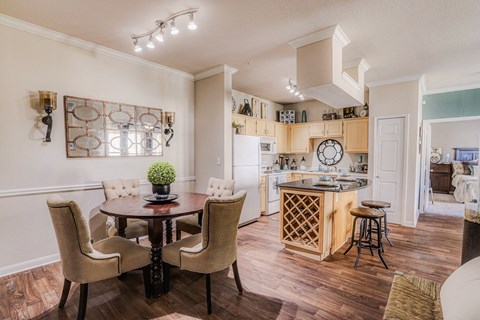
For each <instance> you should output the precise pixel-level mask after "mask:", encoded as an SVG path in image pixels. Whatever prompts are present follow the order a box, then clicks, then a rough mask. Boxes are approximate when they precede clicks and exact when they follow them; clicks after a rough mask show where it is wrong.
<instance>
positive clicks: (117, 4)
mask: <svg viewBox="0 0 480 320" xmlns="http://www.w3.org/2000/svg"><path fill="white" fill-rule="evenodd" d="M187 8H198V9H199V10H198V12H197V14H196V15H195V20H196V22H197V24H198V29H197V30H196V31H194V32H191V31H188V30H187V29H186V25H187V23H188V17H182V18H179V19H177V21H176V23H177V26H178V27H179V28H180V30H181V32H180V33H179V34H178V35H176V36H175V37H173V36H171V35H169V34H168V35H167V36H166V40H165V42H164V43H163V44H158V45H157V47H156V48H155V49H152V50H150V49H147V48H145V47H144V50H143V51H142V52H141V53H140V54H136V53H134V52H133V46H132V41H131V39H130V35H131V34H133V33H142V32H145V31H148V30H149V29H152V28H153V27H154V21H155V20H158V19H161V20H163V19H165V18H167V17H168V16H169V15H170V14H172V13H174V12H177V11H180V10H184V9H187ZM0 13H3V14H5V15H9V16H12V17H15V18H18V19H21V20H25V21H28V22H31V23H34V24H37V25H40V26H43V27H46V28H49V29H52V30H55V31H58V32H61V33H64V34H67V35H70V36H74V37H77V38H80V39H83V40H86V41H90V42H93V43H96V44H99V45H102V46H105V47H109V48H112V49H115V50H118V51H121V52H125V53H128V54H132V55H136V56H139V57H142V58H144V59H147V60H150V61H153V62H156V63H159V64H162V65H165V66H169V67H172V68H175V69H178V70H182V71H185V72H188V73H191V74H196V73H199V72H201V71H204V70H207V69H210V68H212V67H216V66H218V65H221V64H227V65H230V66H232V67H234V68H236V69H238V70H239V71H238V72H237V73H236V74H235V75H234V77H233V87H234V89H236V90H239V91H243V92H247V93H250V94H253V95H256V96H259V97H262V98H266V99H269V100H272V101H275V102H279V103H288V102H294V101H296V100H297V98H294V97H292V96H291V95H290V94H289V93H288V92H286V89H285V86H286V85H287V83H288V79H289V78H292V79H295V49H294V48H293V47H291V46H289V45H288V41H290V40H293V39H296V38H299V37H301V36H303V35H305V34H308V33H311V32H314V31H317V30H320V29H323V28H325V27H328V26H331V25H335V24H339V25H340V26H341V28H342V29H343V31H344V32H345V33H346V34H347V36H348V37H349V38H350V40H351V43H350V44H349V45H348V46H347V47H345V48H344V50H343V52H344V61H347V62H348V61H350V60H354V59H358V58H365V59H366V60H367V62H368V63H369V64H370V65H371V67H372V68H371V69H370V70H369V71H368V72H367V73H366V75H365V81H366V83H367V85H375V84H377V83H383V82H386V81H387V82H388V81H392V80H396V79H412V78H414V77H418V76H420V75H421V74H425V76H426V78H425V79H426V86H427V90H428V91H441V90H445V89H448V88H454V87H455V88H460V87H463V88H465V87H480V59H479V57H480V34H479V27H480V1H478V0H457V1H452V0H296V1H292V0H203V1H200V0H175V1H172V0H157V1H152V0H135V1H125V0H123V1H120V0H101V1H98V0H69V1H65V0H36V1H32V0H2V1H0ZM143 45H145V43H143ZM307 99H308V97H307Z"/></svg>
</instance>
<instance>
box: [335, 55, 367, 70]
mask: <svg viewBox="0 0 480 320" xmlns="http://www.w3.org/2000/svg"><path fill="white" fill-rule="evenodd" d="M342 67H343V70H346V69H352V68H359V69H361V70H362V71H363V72H366V71H368V70H370V69H371V68H372V67H371V66H370V64H369V63H368V62H367V60H365V59H363V58H362V59H360V58H359V59H354V60H350V61H347V62H345V63H343V65H342Z"/></svg>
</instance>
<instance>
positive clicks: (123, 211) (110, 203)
mask: <svg viewBox="0 0 480 320" xmlns="http://www.w3.org/2000/svg"><path fill="white" fill-rule="evenodd" d="M207 196H208V195H206V194H203V193H191V192H181V193H179V194H178V198H177V199H176V200H174V201H172V202H168V203H150V202H147V201H146V200H143V197H144V195H138V196H131V197H121V198H116V199H112V200H107V201H105V202H104V203H102V204H101V205H100V212H102V213H104V214H107V215H110V216H114V217H119V218H137V219H172V218H177V217H180V216H185V215H189V214H194V213H197V212H199V211H202V210H203V203H204V202H205V199H206V198H207Z"/></svg>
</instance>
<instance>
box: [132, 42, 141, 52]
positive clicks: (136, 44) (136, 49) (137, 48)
mask: <svg viewBox="0 0 480 320" xmlns="http://www.w3.org/2000/svg"><path fill="white" fill-rule="evenodd" d="M133 47H134V49H133V50H135V52H140V51H142V47H140V46H139V44H138V40H137V39H134V40H133Z"/></svg>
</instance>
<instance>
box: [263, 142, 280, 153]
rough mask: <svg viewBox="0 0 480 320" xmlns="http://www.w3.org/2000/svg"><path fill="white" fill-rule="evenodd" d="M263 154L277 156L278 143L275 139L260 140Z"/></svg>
mask: <svg viewBox="0 0 480 320" xmlns="http://www.w3.org/2000/svg"><path fill="white" fill-rule="evenodd" d="M260 152H261V154H276V153H277V141H276V140H275V139H274V138H260Z"/></svg>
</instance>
